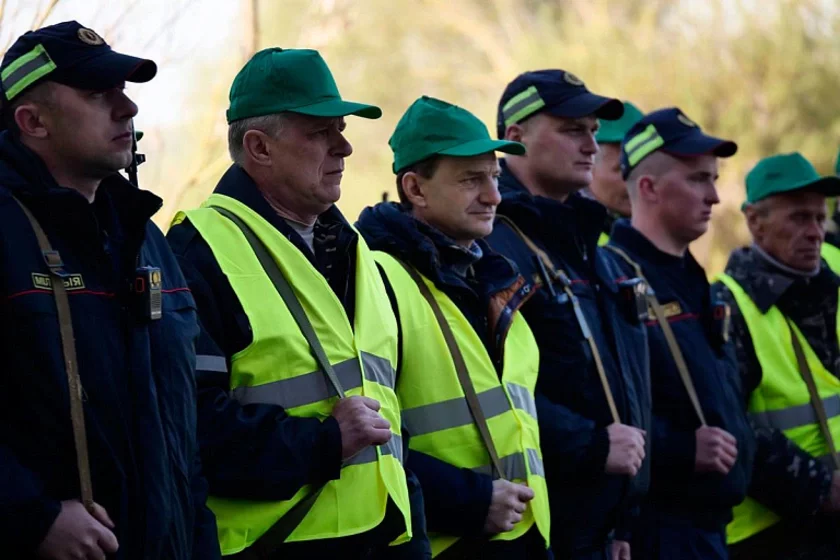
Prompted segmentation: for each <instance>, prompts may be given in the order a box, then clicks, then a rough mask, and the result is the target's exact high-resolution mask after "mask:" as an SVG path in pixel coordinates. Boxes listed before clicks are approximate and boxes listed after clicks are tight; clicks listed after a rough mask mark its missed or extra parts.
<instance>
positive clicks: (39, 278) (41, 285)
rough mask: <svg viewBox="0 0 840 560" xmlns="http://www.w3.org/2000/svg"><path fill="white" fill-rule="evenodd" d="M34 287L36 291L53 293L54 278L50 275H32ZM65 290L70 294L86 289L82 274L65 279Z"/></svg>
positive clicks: (35, 273) (34, 273)
mask: <svg viewBox="0 0 840 560" xmlns="http://www.w3.org/2000/svg"><path fill="white" fill-rule="evenodd" d="M32 287H33V288H35V289H36V290H45V291H48V292H51V291H52V277H50V275H49V274H39V273H37V272H33V273H32ZM64 289H65V290H67V291H68V292H72V291H75V290H84V289H85V280H84V278H82V275H81V274H71V275H69V276H68V277H67V278H65V279H64Z"/></svg>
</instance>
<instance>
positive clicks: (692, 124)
mask: <svg viewBox="0 0 840 560" xmlns="http://www.w3.org/2000/svg"><path fill="white" fill-rule="evenodd" d="M677 120H678V121H680V122H681V123H683V124H684V125H685V126H689V127H691V128H697V123H696V122H694V121H693V120H691V119H689V118H688V117H686V116H685V115H683V114H682V113H680V114H679V115H677Z"/></svg>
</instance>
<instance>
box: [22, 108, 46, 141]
mask: <svg viewBox="0 0 840 560" xmlns="http://www.w3.org/2000/svg"><path fill="white" fill-rule="evenodd" d="M44 116H45V115H44V110H43V108H42V107H39V106H38V105H37V104H35V103H24V104H22V105H20V106H18V107H17V108H16V109H15V114H14V120H15V124H16V125H17V127H18V130H20V134H21V136H22V137H30V138H46V137H47V136H49V131H48V130H47V127H46V125H45V122H44V121H45V119H44Z"/></svg>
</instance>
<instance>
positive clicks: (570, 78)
mask: <svg viewBox="0 0 840 560" xmlns="http://www.w3.org/2000/svg"><path fill="white" fill-rule="evenodd" d="M563 79H564V80H566V83H569V84H572V85H573V86H582V85H583V80H581V79H580V78H578V77H577V76H575V75H574V74H572V73H571V72H563Z"/></svg>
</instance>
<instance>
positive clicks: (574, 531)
mask: <svg viewBox="0 0 840 560" xmlns="http://www.w3.org/2000/svg"><path fill="white" fill-rule="evenodd" d="M622 111H623V107H622V104H621V102H620V101H619V100H617V99H610V98H606V97H601V96H599V95H595V94H593V93H591V92H590V91H589V90H588V89H587V88H586V87H585V86H584V84H583V82H582V81H581V80H579V79H578V78H577V77H575V76H574V75H573V74H571V73H569V72H566V71H564V70H541V71H537V72H527V73H525V74H522V75H520V76H519V77H517V78H516V79H515V80H514V81H513V82H511V83H510V84H509V85H508V86H507V88H506V89H505V92H504V94H503V95H502V99H501V102H500V103H499V114H498V123H497V125H498V134H499V137H500V138H505V139H506V140H513V141H517V142H521V143H522V144H524V145H525V146H526V147H527V153H526V154H524V155H518V156H514V155H511V156H508V157H506V158H505V159H504V161H502V162H501V164H502V176H501V178H500V180H499V188H500V190H501V192H502V202H501V204H500V205H499V207H498V210H497V213H498V218H497V221H496V227H495V228H494V231H493V233H492V235H490V237H489V238H488V239H489V241H490V244H491V245H492V246H493V248H494V249H495V250H497V251H498V252H500V253H502V254H503V255H505V256H507V257H509V258H511V259H513V260H514V261H516V264H517V265H518V267H519V269H520V271H521V272H522V274H523V276H525V278H527V279H529V280H531V281H532V283H533V284H534V285H536V286H537V287H538V288H539V289H538V290H536V292H535V293H534V295H533V296H532V297H530V299H529V300H528V301H527V302H526V303H525V304H524V306H523V307H522V312H523V314H524V316H525V318H526V320H527V321H528V324H529V325H530V327H531V329H532V330H533V332H534V336H535V337H536V339H537V343H538V344H539V347H540V354H541V359H540V372H539V378H538V380H537V388H536V403H537V410H538V415H539V425H540V437H541V442H542V448H543V450H544V455H543V459H544V462H545V473H546V480H547V483H548V489H549V500H550V504H551V517H552V520H551V545H552V549H553V550H554V553H555V555H556V556H557V557H558V558H575V559H598V560H601V559H605V558H612V557H613V551H612V548H613V547H612V541H613V539H614V538H618V539H619V540H622V541H625V540H626V539H627V538H629V537H628V535H627V534H625V533H624V531H622V534H618V535H617V534H615V530H616V528H617V526H618V525H622V529H623V528H624V527H625V526H626V524H625V523H624V522H623V520H622V519H621V518H622V517H624V514H625V512H626V511H629V507H630V506H632V502H633V501H634V500H635V499H637V498H638V497H639V496H640V495H643V494H644V492H645V491H646V488H647V480H648V477H647V462H646V461H645V456H646V454H647V445H646V432H647V430H648V424H649V419H650V415H649V410H650V399H649V396H648V356H647V344H646V339H645V336H646V335H645V329H644V326H643V325H642V324H641V321H640V318H639V313H638V311H637V310H636V309H635V306H636V303H637V301H636V296H637V295H638V294H637V291H636V290H637V289H638V282H636V281H635V280H627V279H626V278H621V277H620V276H622V274H621V271H620V270H619V268H618V264H617V263H616V262H615V259H614V257H613V256H612V255H611V254H606V253H603V252H602V251H601V250H600V249H598V248H597V242H598V237H599V235H600V234H601V227H602V224H603V223H604V220H605V218H606V210H605V209H604V207H603V206H602V205H601V204H600V203H598V202H596V201H594V200H591V199H588V198H585V197H583V196H581V195H580V193H579V191H580V190H581V189H583V188H585V187H587V186H589V184H590V183H591V182H592V170H593V166H594V157H595V154H596V152H597V151H598V144H597V142H596V141H595V133H596V132H597V130H598V119H599V118H600V119H606V120H614V119H617V118H619V117H620V116H621V115H622ZM624 276H626V275H624ZM627 548H628V547H627V545H626V543H625V544H622V545H620V546H617V547H616V552H615V557H616V558H619V557H621V558H627V557H628V556H629V551H628V550H627Z"/></svg>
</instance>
